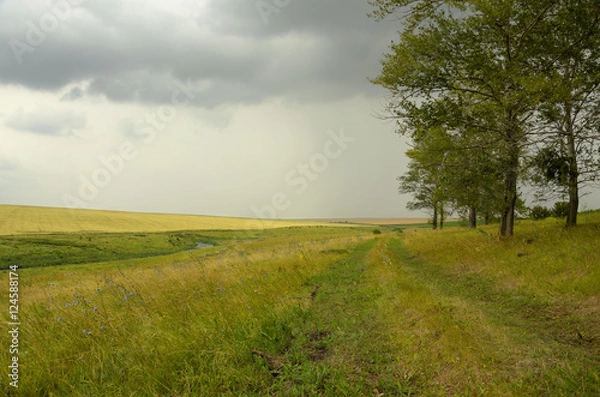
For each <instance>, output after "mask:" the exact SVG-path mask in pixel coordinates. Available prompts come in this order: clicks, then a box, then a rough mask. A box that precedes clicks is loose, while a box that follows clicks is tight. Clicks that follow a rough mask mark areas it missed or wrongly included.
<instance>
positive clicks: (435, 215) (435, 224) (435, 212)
mask: <svg viewBox="0 0 600 397" xmlns="http://www.w3.org/2000/svg"><path fill="white" fill-rule="evenodd" d="M431 223H432V224H433V229H434V230H435V229H437V227H438V206H437V203H436V202H434V203H433V220H432V221H431Z"/></svg>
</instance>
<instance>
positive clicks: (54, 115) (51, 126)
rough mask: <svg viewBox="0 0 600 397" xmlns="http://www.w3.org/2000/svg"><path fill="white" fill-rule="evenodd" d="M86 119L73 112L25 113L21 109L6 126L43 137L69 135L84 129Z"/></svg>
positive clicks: (9, 119) (10, 118)
mask: <svg viewBox="0 0 600 397" xmlns="http://www.w3.org/2000/svg"><path fill="white" fill-rule="evenodd" d="M85 124H86V120H85V117H83V116H81V115H79V114H73V113H71V112H65V111H56V110H51V109H40V110H37V111H35V112H25V111H24V110H23V109H19V110H18V111H16V112H15V113H13V114H12V115H10V116H9V117H8V119H7V120H6V123H5V125H6V126H7V127H10V128H12V129H15V130H20V131H29V132H33V133H36V134H42V135H69V134H72V132H73V130H76V129H81V128H84V127H85Z"/></svg>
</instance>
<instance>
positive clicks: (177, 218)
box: [0, 205, 322, 235]
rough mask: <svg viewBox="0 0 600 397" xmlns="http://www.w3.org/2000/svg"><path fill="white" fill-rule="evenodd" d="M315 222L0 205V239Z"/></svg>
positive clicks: (292, 224)
mask: <svg viewBox="0 0 600 397" xmlns="http://www.w3.org/2000/svg"><path fill="white" fill-rule="evenodd" d="M316 224H318V223H317V222H303V221H278V220H259V219H248V218H227V217H217V216H198V215H171V214H152V213H136V212H119V211H96V210H81V209H67V208H49V207H28V206H15V205H0V235H7V234H35V233H70V232H83V231H85V232H106V233H120V232H165V231H175V230H224V229H236V230H240V229H244V230H248V229H272V228H280V227H290V226H309V225H316ZM321 224H322V223H321Z"/></svg>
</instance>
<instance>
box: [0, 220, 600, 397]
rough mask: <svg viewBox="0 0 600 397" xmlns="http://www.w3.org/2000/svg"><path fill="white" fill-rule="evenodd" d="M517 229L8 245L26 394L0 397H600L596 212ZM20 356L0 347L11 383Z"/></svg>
mask: <svg viewBox="0 0 600 397" xmlns="http://www.w3.org/2000/svg"><path fill="white" fill-rule="evenodd" d="M89 216H92V215H91V214H90V215H89ZM137 216H138V218H141V217H143V215H139V214H138V215H137ZM144 222H149V221H144V220H142V219H139V220H138V224H140V225H141V224H143V223H144ZM81 225H83V226H85V224H81ZM282 226H283V225H282ZM517 226H518V229H517V235H516V236H515V237H514V238H512V239H508V240H502V241H501V240H498V239H497V238H496V236H495V233H496V226H494V225H492V226H483V227H481V228H479V229H478V230H467V229H464V228H460V227H452V228H448V229H445V230H441V231H440V230H437V231H432V230H428V229H425V228H420V227H414V226H411V225H406V226H398V225H395V226H394V227H388V226H385V225H383V226H380V227H378V230H379V231H381V234H374V229H373V226H368V227H350V226H348V227H328V226H324V225H314V224H312V225H299V224H295V225H285V226H284V227H280V228H272V229H263V228H261V229H253V230H251V229H247V230H234V229H231V230H225V229H224V228H220V230H217V228H215V229H210V228H205V229H204V230H194V228H193V227H184V228H182V229H180V230H179V231H174V230H157V229H152V230H147V231H143V230H134V231H132V230H127V231H122V232H120V233H115V230H114V229H110V230H106V231H105V232H101V231H99V230H95V231H94V232H93V233H92V232H90V231H87V232H78V233H57V231H56V230H47V231H46V233H44V234H32V233H28V234H23V233H21V232H19V233H15V234H10V235H8V234H7V235H4V236H2V237H1V238H0V263H2V266H3V268H5V269H7V270H8V267H9V265H10V264H14V263H15V261H17V262H18V261H21V263H23V264H25V265H23V266H20V268H19V270H18V277H19V320H20V323H21V325H20V333H19V354H18V357H19V364H20V366H19V375H20V377H19V388H18V389H15V388H13V387H11V386H9V384H8V382H9V381H10V379H9V378H8V377H7V376H6V375H4V376H2V378H0V379H1V384H0V387H1V388H2V391H4V392H6V394H7V395H20V396H117V395H118V396H213V395H214V396H221V395H223V396H226V395H231V396H265V395H275V396H279V395H280V396H310V395H315V396H316V395H321V396H404V395H426V396H523V395H528V396H548V395H553V396H554V395H556V396H575V395H576V396H596V395H599V394H600V267H599V266H598V263H600V252H599V251H598V249H597V247H598V243H599V242H600V212H598V211H596V212H588V213H584V214H582V215H581V225H580V226H578V227H577V228H574V229H565V228H564V227H563V225H562V221H560V220H556V219H547V220H545V221H535V222H534V221H520V222H519V223H518V225H517ZM27 227H29V226H27ZM79 227H80V226H79ZM120 227H122V226H120ZM25 229H27V228H22V229H21V230H25ZM83 229H86V227H83ZM27 230H29V229H27ZM80 237H81V238H80ZM88 237H89V238H90V239H88ZM177 239H179V240H177ZM198 242H205V243H209V244H211V245H214V247H211V248H203V249H193V248H194V246H195V244H196V243H198ZM15 246H18V247H21V248H15ZM19 249H23V250H24V251H26V252H29V253H30V254H31V255H32V256H35V257H36V258H37V259H34V260H30V261H29V262H27V260H28V259H27V257H28V254H25V255H21V256H19V254H18V253H17V252H16V251H17V250H19ZM34 252H35V254H33V253H34ZM57 252H58V253H60V255H58V254H56V253H57ZM56 258H59V259H56ZM44 262H46V263H45V264H44ZM2 275H3V277H4V278H5V282H2V283H1V284H0V295H1V296H8V292H9V291H8V288H9V285H8V278H9V273H8V271H4V272H3V273H2ZM8 305H9V302H8V299H7V302H6V309H5V310H4V311H3V313H2V315H3V320H4V321H5V323H6V322H8V321H9V319H8ZM10 338H11V336H10V334H8V333H7V332H2V334H1V336H0V344H1V345H2V346H5V347H6V348H2V349H0V351H1V353H0V362H2V363H4V364H2V365H3V367H4V368H7V366H8V365H9V363H10V360H11V356H10V355H9V352H8V346H10V344H11V339H10ZM5 371H7V370H5Z"/></svg>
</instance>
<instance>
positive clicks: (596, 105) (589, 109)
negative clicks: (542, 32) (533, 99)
mask: <svg viewBox="0 0 600 397" xmlns="http://www.w3.org/2000/svg"><path fill="white" fill-rule="evenodd" d="M565 3H566V4H567V5H568V6H567V7H563V8H561V10H560V12H558V13H556V15H555V16H554V17H553V19H554V21H555V22H554V30H553V31H552V32H548V34H551V33H554V34H553V35H552V36H553V37H555V40H554V41H553V43H551V44H552V45H550V46H549V51H548V57H550V58H551V59H553V63H552V70H551V71H550V73H547V74H548V76H549V81H550V82H551V84H549V86H550V87H552V89H551V91H550V92H548V94H547V95H546V96H545V100H544V101H543V102H542V104H541V106H540V111H539V115H538V123H539V128H540V132H541V134H542V139H541V144H542V147H541V148H540V149H539V151H538V153H537V154H536V155H535V157H534V159H533V165H534V167H535V169H536V170H537V171H538V172H537V173H535V174H534V175H533V177H532V180H533V181H534V182H535V183H537V184H538V185H540V184H545V185H546V186H547V187H549V188H552V189H553V190H554V191H559V192H560V193H561V196H567V197H568V198H569V203H568V212H567V216H566V225H567V227H571V226H575V225H576V224H577V213H578V208H579V197H580V187H581V186H587V185H589V184H590V183H594V182H596V180H597V179H598V178H599V177H600V152H599V146H598V141H599V140H600V29H598V25H599V23H600V6H599V5H598V2H588V1H576V2H565ZM571 3H572V4H571ZM578 30H579V31H578ZM557 33H558V34H557ZM546 63H548V62H546ZM561 198H562V197H561Z"/></svg>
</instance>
